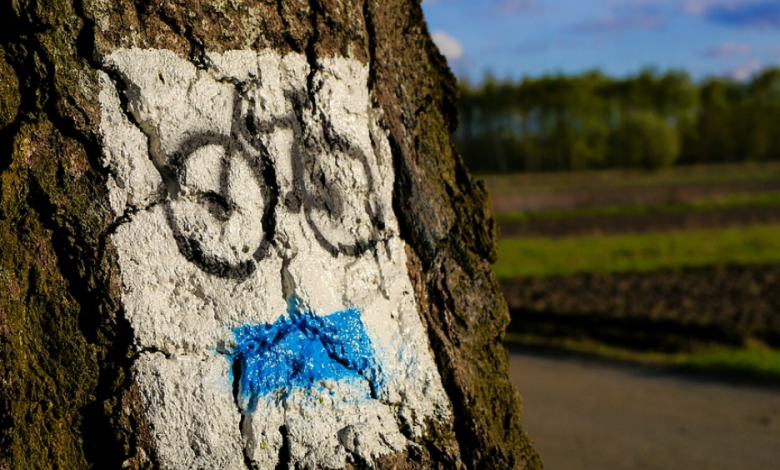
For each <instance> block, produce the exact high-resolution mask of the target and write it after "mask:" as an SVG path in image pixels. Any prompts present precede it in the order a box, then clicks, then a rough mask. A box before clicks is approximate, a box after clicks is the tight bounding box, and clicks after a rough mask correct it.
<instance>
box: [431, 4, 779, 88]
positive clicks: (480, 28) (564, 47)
mask: <svg viewBox="0 0 780 470" xmlns="http://www.w3.org/2000/svg"><path fill="white" fill-rule="evenodd" d="M423 10H424V11H425V16H426V19H427V21H428V26H429V28H430V30H431V33H432V35H433V37H434V41H436V43H437V45H438V46H439V49H440V50H441V51H442V53H444V55H445V56H447V58H448V60H449V62H450V66H451V67H452V69H453V71H454V72H455V73H456V74H457V75H458V76H459V77H467V78H469V79H470V80H473V81H479V80H481V78H482V77H483V76H484V75H485V73H486V72H488V71H489V72H490V73H492V74H493V75H494V76H497V77H499V78H512V79H515V78H519V77H523V76H532V77H537V76H540V75H543V74H547V73H561V72H562V73H566V74H570V73H580V72H584V71H588V70H601V71H602V72H604V73H607V74H608V75H611V76H615V77H622V76H626V75H628V74H633V73H636V72H638V71H640V70H641V69H643V68H646V67H655V68H657V69H658V70H661V71H665V70H668V69H682V70H686V71H688V72H689V73H690V74H691V75H692V76H693V77H694V79H702V78H704V77H707V76H712V75H718V76H730V77H733V78H735V79H737V80H745V79H748V78H749V77H751V76H752V75H753V74H754V73H756V72H757V71H758V70H760V69H762V68H763V67H767V66H773V65H780V0H423Z"/></svg>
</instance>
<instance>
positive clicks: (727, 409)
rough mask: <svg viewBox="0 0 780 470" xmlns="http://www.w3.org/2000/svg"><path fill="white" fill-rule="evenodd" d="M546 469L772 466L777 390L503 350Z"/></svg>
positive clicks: (775, 463)
mask: <svg viewBox="0 0 780 470" xmlns="http://www.w3.org/2000/svg"><path fill="white" fill-rule="evenodd" d="M510 366H511V371H510V374H511V376H512V380H513V381H514V383H515V385H516V386H517V388H518V390H519V391H520V394H521V395H522V396H523V410H524V416H523V425H524V427H525V429H526V431H527V432H528V434H529V435H530V436H531V438H532V439H533V440H534V442H535V444H536V448H537V450H538V451H539V453H540V454H541V456H542V460H543V461H544V463H545V468H546V469H547V470H590V469H594V470H596V469H598V470H613V469H614V470H631V469H651V470H655V469H658V470H675V469H680V470H699V469H700V470H705V469H706V470H720V469H723V470H727V469H728V470H764V469H765V470H777V469H780V389H777V388H760V387H754V386H753V387H751V386H743V385H738V384H729V383H725V382H721V381H714V380H705V379H701V378H691V377H684V376H681V375H677V374H673V373H669V372H664V371H659V370H657V369H652V368H643V367H629V366H622V365H613V364H608V363H605V362H602V361H592V360H587V359H581V358H572V357H554V356H543V355H532V354H527V353H518V352H512V353H511V354H510Z"/></svg>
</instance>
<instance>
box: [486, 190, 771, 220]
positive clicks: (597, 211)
mask: <svg viewBox="0 0 780 470" xmlns="http://www.w3.org/2000/svg"><path fill="white" fill-rule="evenodd" d="M775 206H777V207H778V209H779V210H780V193H777V192H761V193H752V194H751V193H747V194H734V195H731V196H728V197H724V198H721V199H718V200H714V201H712V200H711V201H698V202H691V203H677V204H648V205H613V206H596V207H583V208H576V209H556V210H545V211H534V212H530V211H529V212H506V213H501V214H496V220H497V221H498V222H527V221H532V220H550V219H569V218H584V217H613V216H626V215H642V214H682V213H687V212H707V211H718V210H727V209H743V208H751V207H775Z"/></svg>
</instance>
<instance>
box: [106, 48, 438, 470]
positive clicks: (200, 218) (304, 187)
mask: <svg viewBox="0 0 780 470" xmlns="http://www.w3.org/2000/svg"><path fill="white" fill-rule="evenodd" d="M106 65H107V66H108V68H109V69H110V70H111V71H112V72H111V73H110V74H103V73H102V74H101V77H100V80H101V91H100V103H101V109H102V124H101V132H102V138H103V144H104V149H105V150H104V155H103V162H104V165H105V167H106V168H107V169H108V170H109V172H110V174H111V178H110V179H109V183H108V184H109V192H110V200H111V206H112V209H113V211H114V213H115V214H116V220H117V228H116V230H115V232H114V233H113V235H112V236H111V241H112V243H113V244H114V245H115V247H116V250H117V253H118V255H119V265H120V268H121V271H122V283H123V296H122V302H123V305H124V309H125V313H126V316H127V318H128V319H129V321H130V323H131V325H132V327H133V330H134V335H135V343H136V345H137V348H138V350H139V351H140V355H139V358H138V360H137V362H136V365H135V367H134V371H133V372H134V377H135V380H136V382H137V383H138V385H139V387H140V389H141V392H142V397H143V400H144V402H145V405H146V410H147V411H146V414H147V419H148V420H149V422H150V424H151V428H152V431H153V434H154V438H155V440H156V445H157V450H158V452H159V456H160V459H161V460H162V463H163V464H164V465H165V466H167V467H168V468H171V469H190V468H224V469H234V468H236V469H238V468H241V469H245V468H246V461H247V460H248V461H250V462H251V463H252V465H254V466H256V467H257V468H264V469H265V468H268V469H272V468H275V466H276V464H277V463H278V461H279V458H280V452H282V451H284V452H285V453H287V455H288V456H289V459H290V460H289V461H290V462H291V464H292V465H297V466H299V467H301V468H323V467H325V468H342V467H344V466H345V465H346V464H347V463H348V462H350V461H371V460H372V459H374V458H376V457H379V456H382V455H387V454H391V453H395V452H400V451H402V450H404V449H405V448H406V447H407V444H408V442H409V439H410V438H414V437H417V436H420V435H421V434H422V433H423V432H424V431H425V421H426V420H428V419H430V420H444V421H447V420H449V419H450V404H449V401H448V399H447V397H446V395H445V393H444V390H443V388H442V384H441V379H440V377H439V375H438V372H437V370H436V367H435V365H434V363H433V360H432V357H431V353H430V350H429V346H428V342H427V337H426V335H425V332H424V330H423V326H422V324H421V322H420V318H419V315H418V312H417V309H416V305H415V300H414V295H413V290H412V286H411V284H410V281H409V277H408V272H407V268H406V256H405V251H404V242H403V241H402V240H401V239H400V237H399V234H398V226H397V221H396V219H395V215H394V214H393V210H392V205H391V199H392V184H393V179H394V176H393V169H392V161H391V155H390V150H389V145H388V142H387V137H386V135H385V133H384V131H383V130H382V128H381V127H380V125H379V117H380V116H381V111H380V110H378V109H375V108H372V106H371V104H370V100H369V95H368V87H367V78H368V69H367V67H366V66H365V65H363V64H361V63H360V62H359V61H357V60H353V59H348V58H341V57H334V58H331V59H324V60H321V61H320V62H318V64H317V67H316V70H311V68H310V66H309V64H308V63H307V61H306V58H305V57H304V56H302V55H300V54H294V53H291V54H287V55H284V56H281V55H279V54H278V53H276V52H273V51H265V52H261V53H257V52H254V51H228V52H225V53H222V54H216V53H215V54H207V60H206V63H204V64H199V66H197V67H196V66H195V65H194V64H193V63H191V62H189V61H188V60H186V59H184V58H182V57H180V56H177V55H176V54H174V53H173V52H170V51H165V50H140V49H122V50H117V51H115V52H114V53H113V54H111V55H110V56H109V57H108V58H107V62H106ZM402 430H403V431H402Z"/></svg>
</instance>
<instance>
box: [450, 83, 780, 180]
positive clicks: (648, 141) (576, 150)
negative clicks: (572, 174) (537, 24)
mask: <svg viewBox="0 0 780 470" xmlns="http://www.w3.org/2000/svg"><path fill="white" fill-rule="evenodd" d="M459 111H460V127H459V128H458V130H457V131H456V132H455V134H454V136H453V137H454V140H455V142H456V145H457V146H458V148H459V150H460V152H461V154H462V155H463V157H464V158H465V160H466V163H467V164H468V165H469V167H470V168H471V169H472V171H475V172H479V173H495V172H501V173H503V172H519V171H556V170H583V169H597V168H648V169H658V168H663V167H668V166H671V165H675V164H689V163H705V162H707V163H711V162H737V161H759V160H780V69H776V68H772V69H766V70H764V71H763V72H762V73H760V74H759V75H757V76H755V77H754V78H753V79H752V80H751V81H749V82H746V83H742V82H736V81H733V80H730V79H726V78H709V79H707V80H704V81H703V82H701V83H694V82H693V81H692V80H691V78H690V77H689V76H688V74H687V73H685V72H679V71H671V72H667V73H663V74H662V73H658V72H655V71H652V70H646V71H643V72H641V73H639V74H638V75H635V76H632V77H628V78H626V79H614V78H610V77H607V76H604V75H602V74H601V73H598V72H591V73H586V74H583V75H578V76H545V77H542V78H538V79H530V78H526V79H523V80H522V81H520V82H519V83H517V82H508V81H497V80H495V79H492V78H486V79H485V80H484V81H483V83H482V84H481V85H478V86H475V85H471V84H469V83H467V82H462V83H461V97H460V103H459Z"/></svg>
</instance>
